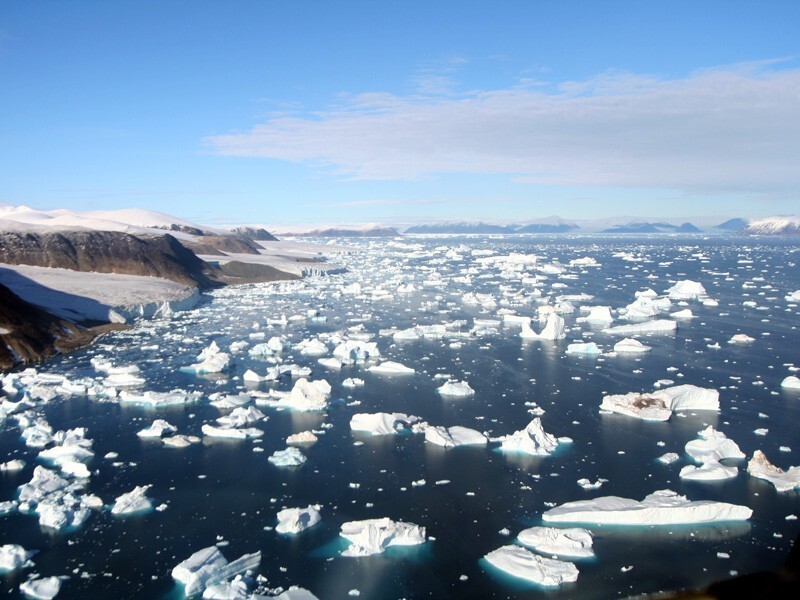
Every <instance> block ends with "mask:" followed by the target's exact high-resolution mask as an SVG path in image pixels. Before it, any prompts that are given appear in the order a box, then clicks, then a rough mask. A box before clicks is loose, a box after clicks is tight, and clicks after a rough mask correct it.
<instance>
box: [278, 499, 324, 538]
mask: <svg viewBox="0 0 800 600" xmlns="http://www.w3.org/2000/svg"><path fill="white" fill-rule="evenodd" d="M319 509H320V506H319V505H318V504H317V505H309V506H307V507H306V508H285V509H283V510H282V511H280V512H279V513H278V515H277V519H278V524H277V526H276V527H275V531H277V532H278V533H284V534H296V533H300V532H301V531H305V530H306V529H308V528H309V527H313V526H314V525H316V524H317V523H319V522H320V521H321V520H322V517H321V516H320V514H319Z"/></svg>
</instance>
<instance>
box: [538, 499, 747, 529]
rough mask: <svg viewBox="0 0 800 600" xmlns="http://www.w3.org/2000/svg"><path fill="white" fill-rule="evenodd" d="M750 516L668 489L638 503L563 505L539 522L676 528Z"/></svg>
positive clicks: (596, 501) (614, 501)
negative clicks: (695, 499)
mask: <svg viewBox="0 0 800 600" xmlns="http://www.w3.org/2000/svg"><path fill="white" fill-rule="evenodd" d="M752 514H753V511H752V510H751V509H750V508H748V507H746V506H741V505H738V504H728V503H727V502H715V501H712V500H697V501H692V500H688V499H687V498H686V496H680V495H678V493H677V492H673V491H672V490H659V491H657V492H653V493H652V494H649V495H648V496H645V498H644V500H641V501H639V500H632V499H630V498H621V497H619V496H603V497H601V498H595V499H593V500H577V501H575V502H567V503H565V504H562V505H561V506H556V507H555V508H551V509H550V510H548V511H546V512H545V513H544V514H543V515H542V520H544V521H546V522H550V523H587V524H598V525H678V524H690V523H713V522H716V521H746V520H748V519H749V518H750V516H751V515H752Z"/></svg>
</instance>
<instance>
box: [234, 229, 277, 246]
mask: <svg viewBox="0 0 800 600" xmlns="http://www.w3.org/2000/svg"><path fill="white" fill-rule="evenodd" d="M231 231H233V233H235V234H237V235H240V236H242V237H246V238H247V239H249V240H255V241H257V242H277V241H278V238H276V237H275V236H274V235H272V234H271V233H270V232H269V231H267V230H266V229H263V228H262V227H235V228H234V229H232V230H231Z"/></svg>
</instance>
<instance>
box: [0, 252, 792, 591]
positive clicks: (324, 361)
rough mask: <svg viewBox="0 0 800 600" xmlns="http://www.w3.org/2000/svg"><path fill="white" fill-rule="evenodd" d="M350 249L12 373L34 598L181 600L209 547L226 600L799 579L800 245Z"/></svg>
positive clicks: (10, 518)
mask: <svg viewBox="0 0 800 600" xmlns="http://www.w3.org/2000/svg"><path fill="white" fill-rule="evenodd" d="M344 243H345V245H346V247H347V252H348V254H347V259H348V269H349V271H348V272H346V273H337V274H334V275H330V276H327V277H318V276H314V277H311V278H308V279H306V280H301V281H293V282H280V283H276V284H270V285H257V286H244V287H242V288H227V289H223V290H217V291H214V292H211V293H210V294H209V295H208V296H207V297H204V299H203V300H202V302H201V303H200V304H199V305H198V306H197V308H195V309H193V310H190V311H187V312H183V313H180V314H175V315H161V316H157V317H156V318H155V319H153V320H149V321H140V322H138V323H137V324H135V325H134V327H133V329H131V330H129V331H126V332H117V333H114V334H111V335H109V336H107V337H105V338H103V339H101V340H100V342H99V343H98V344H97V345H96V346H95V347H93V348H90V349H87V350H85V351H82V352H80V353H77V354H74V355H70V356H67V357H64V358H61V359H59V360H58V361H55V362H54V363H51V364H48V365H45V366H43V368H40V369H38V370H37V369H31V370H28V371H23V372H19V373H13V374H10V375H7V376H4V377H3V378H2V379H1V380H0V387H2V390H3V396H2V397H0V422H2V423H3V426H4V433H5V434H6V435H5V437H4V438H0V444H4V448H5V449H6V454H5V455H4V458H3V460H2V466H0V470H2V472H3V482H0V484H2V485H4V486H5V487H4V488H3V490H4V492H3V495H2V496H0V513H1V514H3V515H4V516H3V524H0V527H3V526H5V527H7V528H8V531H9V533H10V535H9V536H8V537H7V538H6V539H4V543H7V544H17V545H19V544H22V546H21V547H24V552H26V553H29V552H35V551H38V554H34V555H33V556H32V557H29V558H28V560H29V561H33V562H34V563H36V570H37V573H36V577H37V578H36V579H32V582H33V581H37V582H45V581H46V579H47V578H49V577H55V578H56V579H55V581H58V582H59V585H60V586H61V587H62V588H63V589H62V590H61V594H64V595H67V596H69V597H77V596H80V595H81V594H86V595H87V596H92V595H95V596H96V595H97V594H98V593H99V594H101V595H102V594H105V593H106V592H108V595H111V596H113V595H118V596H120V597H124V596H125V594H126V593H128V594H130V590H134V589H135V590H137V593H138V591H141V596H142V597H164V596H166V595H168V594H169V593H170V590H171V587H170V586H172V585H173V584H172V582H171V581H170V580H169V577H168V576H165V572H164V571H163V568H161V567H160V566H157V565H156V564H155V563H156V560H157V559H158V558H159V557H163V556H174V557H175V560H174V562H172V563H171V565H175V564H177V563H178V562H179V561H180V560H181V559H183V558H185V557H186V556H187V555H189V554H191V549H196V548H206V550H208V553H209V556H208V559H209V561H208V564H209V565H210V566H209V568H208V569H205V570H203V569H204V567H203V564H205V563H202V561H200V563H198V564H196V565H194V566H193V567H191V568H188V569H187V573H186V574H185V578H186V579H187V580H190V579H192V578H194V579H195V580H197V581H200V582H201V583H195V584H192V585H196V586H197V589H200V588H201V587H202V588H204V589H205V590H206V592H207V595H208V597H236V594H239V595H244V597H247V596H248V595H251V594H255V595H258V596H263V597H279V598H284V600H287V599H295V600H297V599H306V598H313V597H343V596H347V595H348V594H350V593H351V592H353V593H352V595H353V596H355V595H356V593H359V594H360V595H361V596H365V597H371V596H372V595H373V592H374V590H373V589H372V588H370V586H369V585H368V584H367V581H368V580H369V576H370V569H373V568H374V567H375V565H377V564H379V563H380V564H381V565H382V566H381V568H382V569H385V572H386V577H385V578H382V586H383V587H382V592H385V594H386V595H387V596H390V597H417V596H425V595H429V596H430V595H435V593H436V589H437V588H436V584H434V583H433V582H432V581H431V580H429V579H428V578H427V577H420V576H419V570H418V567H417V566H416V565H420V564H422V565H425V564H430V565H436V574H435V577H436V579H437V581H441V582H443V585H447V586H448V589H450V590H452V593H453V594H454V595H457V594H461V593H466V592H465V590H467V589H469V591H470V593H473V592H474V594H476V595H481V596H483V597H490V596H492V595H497V596H500V595H503V596H505V595H511V594H512V590H515V589H518V588H517V587H515V586H519V585H523V586H525V585H535V586H543V587H551V588H552V589H551V590H548V591H547V593H548V594H553V595H554V597H558V598H565V597H570V598H573V597H574V598H582V599H586V598H592V597H596V595H597V594H601V595H608V596H612V595H616V594H618V592H619V590H621V589H624V590H625V591H626V593H627V592H630V593H646V592H651V591H655V590H660V589H665V588H666V587H668V586H669V585H670V583H669V579H668V578H666V577H664V576H662V575H661V574H660V571H659V570H658V569H655V568H654V567H653V563H654V562H655V561H656V558H658V560H661V559H662V558H664V557H666V560H669V561H670V562H671V563H673V564H675V565H676V568H679V569H680V570H681V572H682V573H686V577H687V581H689V582H690V584H691V585H693V586H694V585H697V586H702V585H705V584H707V583H708V582H710V581H711V580H713V579H718V578H721V577H725V576H727V574H728V573H729V572H730V571H733V570H738V571H739V572H747V571H748V570H750V569H755V568H758V569H767V568H772V567H774V566H775V565H778V564H780V562H782V560H783V554H784V553H785V551H786V549H787V548H788V544H789V542H790V541H791V539H792V538H793V537H794V535H795V532H796V523H797V521H796V520H795V519H792V518H791V517H792V515H793V514H797V511H794V510H792V509H791V506H789V504H787V502H789V503H790V502H791V498H792V494H793V493H795V492H794V490H795V489H796V487H797V484H796V481H797V477H796V475H797V474H796V472H795V471H796V469H797V467H793V466H791V465H795V464H797V461H795V460H793V459H792V457H793V456H794V454H793V452H796V451H797V448H796V447H795V446H797V444H796V443H794V438H795V432H796V427H795V425H796V422H797V419H798V410H800V409H798V405H797V403H796V398H797V393H796V391H795V390H794V388H795V387H797V386H796V385H795V384H796V381H797V375H798V365H800V356H798V352H797V349H796V344H794V343H793V340H794V339H795V336H796V332H795V331H794V330H793V329H792V328H793V327H796V322H797V321H796V319H797V314H798V313H797V306H796V304H795V302H796V298H795V297H794V296H793V295H792V294H793V293H794V292H795V290H798V289H800V281H798V280H797V276H796V275H794V274H792V273H789V272H788V271H787V270H786V269H782V268H781V265H782V264H784V263H788V262H791V261H792V260H793V258H792V257H790V258H788V259H787V258H786V257H785V256H784V255H783V254H782V253H783V252H785V249H783V248H782V247H781V248H780V249H778V250H774V251H773V250H770V249H769V248H767V249H765V247H763V246H750V245H746V244H743V243H741V242H740V243H733V242H731V243H730V245H728V246H725V245H720V246H717V245H715V244H716V242H714V241H702V242H699V241H692V242H691V243H690V242H685V243H682V245H676V244H675V243H673V242H669V243H666V242H658V243H653V244H649V243H648V244H645V243H639V242H632V241H631V240H626V241H624V242H620V241H619V240H616V241H615V240H607V241H604V240H599V241H598V240H591V241H588V240H580V239H576V240H570V242H569V243H565V242H558V241H553V240H548V241H547V242H546V243H545V242H544V241H540V240H536V239H535V238H527V239H526V238H513V239H511V238H504V237H499V238H463V239H462V238H454V239H440V238H431V239H427V238H410V239H395V240H351V241H346V242H344ZM739 261H742V262H739ZM773 273H774V274H773ZM792 278H794V279H792ZM784 279H789V280H790V281H784ZM790 298H791V299H790ZM690 313H691V317H692V318H689V315H690ZM664 334H666V335H664ZM736 336H741V337H738V338H737V339H741V340H744V339H745V336H746V337H747V338H749V340H750V341H748V342H747V343H732V344H728V343H726V342H727V341H728V340H731V339H733V338H735V337H736ZM573 353H574V356H570V355H572V354H573ZM632 390H633V391H632ZM598 407H600V411H599V414H598ZM611 413H616V414H611ZM629 417H635V418H629ZM79 430H84V431H79ZM557 436H558V437H557ZM734 441H735V443H734ZM734 446H735V447H736V448H737V449H738V450H736V449H734ZM759 448H762V449H763V450H764V453H761V452H758V449H759ZM766 456H769V457H770V459H772V460H774V461H775V465H780V466H779V467H778V466H775V465H773V464H772V463H770V462H769V461H768V460H767V459H766ZM743 457H744V458H743ZM751 457H752V458H751ZM737 461H740V462H737ZM745 464H746V465H747V468H745ZM723 477H724V479H723ZM575 482H578V485H576V483H575ZM601 486H602V489H601V490H600V491H599V492H598V488H600V487H601ZM653 490H662V491H661V492H656V493H652V491H653ZM600 494H602V495H600ZM687 497H688V498H691V499H692V500H691V501H689V500H686V498H687ZM640 498H644V500H639V499H640ZM721 500H724V501H725V502H719V501H721ZM581 502H582V503H584V504H580V503H581ZM781 502H783V503H784V504H781ZM787 507H788V508H787ZM753 509H754V511H753V512H752V514H749V511H751V510H753ZM118 513H119V514H120V515H125V516H124V517H122V516H121V518H116V514H118ZM111 514H114V515H115V517H114V518H112V517H111ZM220 515H223V516H224V517H225V518H220ZM384 515H386V517H385V518H377V517H384ZM559 515H562V516H563V519H564V520H561V519H559ZM323 517H324V518H323ZM584 519H585V520H584ZM542 521H544V525H545V526H541V525H540V524H541V522H542ZM653 522H663V524H662V525H658V526H654V527H650V526H647V524H649V523H653ZM417 523H419V524H420V525H417ZM515 523H517V524H520V523H525V526H526V527H527V528H526V529H523V530H522V531H519V533H518V536H517V537H516V538H513V537H512V538H509V537H507V536H510V535H512V529H513V527H514V524H515ZM572 523H580V524H581V526H580V527H581V528H578V527H574V526H571V524H572ZM598 523H607V524H612V525H618V526H620V527H607V526H605V527H602V528H598V527H597V524H598ZM676 523H678V524H680V525H679V526H678V527H673V525H675V524H676ZM751 523H752V526H751V525H750V524H751ZM423 526H424V527H423ZM340 531H341V532H342V535H341V536H339V538H340V539H338V540H337V533H339V532H340ZM14 532H19V536H17V534H16V533H14ZM56 532H58V533H57V535H56V536H55V537H53V540H55V541H54V542H53V543H52V545H47V546H46V545H43V544H32V543H29V542H28V540H29V539H32V538H30V537H29V536H30V534H32V533H33V534H35V535H40V534H44V535H53V534H55V533H56ZM77 532H80V533H78V534H77V535H76V533H77ZM140 532H148V535H147V536H145V535H144V534H143V533H140ZM23 533H24V535H22V534H23ZM151 533H152V534H153V535H150V534H151ZM593 534H594V535H593ZM348 536H350V537H352V538H354V540H355V541H353V540H350V537H348ZM615 536H620V537H624V539H625V543H623V544H618V543H616V540H615ZM625 536H627V537H625ZM666 536H669V539H670V544H669V545H664V544H663V543H662V540H663V539H664V538H665V537H666ZM437 538H438V539H439V540H443V541H442V542H441V543H440V542H437V541H436V539H437ZM593 538H594V539H593ZM512 539H514V542H513V545H506V546H504V544H509V543H510V542H511V540H512ZM121 540H124V541H121ZM134 540H135V541H134ZM713 540H717V542H716V543H722V542H724V545H725V547H724V548H723V550H721V551H720V552H724V553H726V554H727V555H728V558H725V559H724V560H722V559H719V558H716V556H717V550H715V549H712V548H711V546H712V545H713V543H715V542H713ZM427 541H430V543H425V542H427ZM611 542H614V544H613V546H614V548H613V551H611V550H609V548H610V547H611ZM412 543H413V545H411V544H412ZM404 545H410V547H408V548H406V549H403V548H402V547H400V546H404ZM417 546H418V547H417ZM523 546H524V548H523ZM187 547H189V548H190V551H187V550H186V548H187ZM289 547H291V548H292V550H291V552H289V551H287V548H289ZM215 548H216V549H217V551H220V550H221V551H222V552H224V553H225V555H228V554H229V553H230V555H231V556H241V555H243V554H244V556H243V559H244V560H243V561H242V562H240V561H233V562H232V563H229V562H228V561H227V559H225V558H224V557H223V558H222V560H224V563H223V562H222V560H220V559H219V557H218V556H217V555H216V554H215V553H214V552H213V549H215ZM226 548H229V550H228V549H226ZM345 548H346V549H345ZM139 549H140V550H141V554H137V552H139ZM756 549H758V550H756ZM134 550H136V551H134ZM712 550H713V551H712ZM257 551H261V552H262V554H263V556H264V557H265V559H264V560H263V561H260V562H258V563H257V564H256V563H255V559H254V557H253V553H255V552H257ZM342 553H344V554H345V556H349V555H355V556H357V557H358V556H360V557H363V558H361V559H358V558H356V559H354V560H351V559H345V558H339V557H340V556H342ZM373 554H382V556H381V557H379V558H368V556H370V555H373ZM145 555H146V556H147V557H152V561H150V559H149V558H147V559H142V558H141V556H145ZM220 555H221V552H220ZM592 555H594V558H592V559H591V561H590V563H584V562H581V561H584V560H586V559H587V558H588V557H591V556H592ZM9 556H11V555H10V554H9ZM137 556H139V557H140V558H136V557H137ZM490 556H491V559H490ZM554 556H555V557H558V559H559V561H560V562H556V563H550V562H548V561H549V560H551V559H552V558H553V557H554ZM40 557H41V558H40ZM266 557H269V559H268V560H267V558H266ZM484 557H485V560H482V559H483V558H484ZM75 560H79V561H80V563H79V564H80V565H83V566H80V567H76V563H75ZM9 561H10V562H14V564H17V563H18V562H19V560H14V561H12V560H11V559H9ZM337 561H338V562H337ZM573 562H574V564H573ZM134 563H135V564H136V568H132V567H131V568H129V567H128V566H127V565H129V564H131V565H132V564H134ZM201 563H202V564H201ZM343 563H344V564H343ZM23 564H25V563H23ZM331 564H334V565H337V564H338V565H341V567H340V570H341V574H340V576H337V577H336V578H331V577H329V576H327V575H326V571H328V570H329V568H330V565H331ZM583 564H591V568H583V566H582V565H583ZM227 565H233V566H232V567H228V566H227ZM248 565H250V566H248ZM490 565H494V566H490ZM621 566H624V568H623V570H622V571H621V570H620V568H621ZM195 567H196V568H195ZM495 567H497V569H496V568H495ZM630 568H632V569H633V570H632V571H631V573H632V575H628V576H625V573H627V572H628V570H630ZM25 569H28V567H25V566H21V567H18V568H17V571H20V572H22V573H23V574H24V576H25V577H27V576H28V574H30V576H31V577H33V573H32V571H26V570H25ZM193 569H194V571H193ZM242 569H243V570H242ZM498 569H499V570H498ZM578 569H580V570H581V573H580V577H578V576H577V572H578ZM483 571H486V573H487V574H489V575H490V576H489V577H487V576H485V575H484V574H483ZM191 572H196V573H199V574H196V575H191ZM504 573H505V574H506V575H509V574H511V575H513V576H514V577H515V578H516V579H518V580H519V582H518V583H516V584H510V583H509V582H508V580H507V578H506V577H505V575H504ZM640 574H641V576H640ZM66 575H69V578H66V577H63V578H62V579H58V578H59V577H62V576H66ZM328 575H329V573H328ZM634 576H635V577H634ZM182 577H184V575H182ZM620 577H622V579H620ZM623 579H624V582H623ZM201 580H202V581H201ZM19 581H21V580H19ZM525 581H527V582H531V583H524V582H525ZM203 582H204V583H203ZM533 582H538V583H535V584H533ZM296 584H300V585H302V586H303V588H306V589H299V588H292V586H294V585H296ZM3 585H8V584H5V583H3V582H0V586H3ZM13 585H15V586H17V587H19V583H15V584H13ZM33 585H34V584H33V583H30V584H29V586H33ZM40 585H41V586H42V589H45V588H46V587H47V584H46V583H41V584H40ZM181 586H183V584H180V583H179V587H178V588H177V589H178V590H181V589H182V588H181ZM3 589H5V588H3ZM193 589H194V588H193ZM98 590H102V591H100V592H99V591H98ZM308 590H310V591H308Z"/></svg>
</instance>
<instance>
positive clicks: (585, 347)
mask: <svg viewBox="0 0 800 600" xmlns="http://www.w3.org/2000/svg"><path fill="white" fill-rule="evenodd" d="M566 353H567V354H577V355H583V356H594V355H597V354H601V350H600V348H598V347H597V344H595V343H594V342H576V343H574V344H569V345H568V346H567V350H566Z"/></svg>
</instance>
